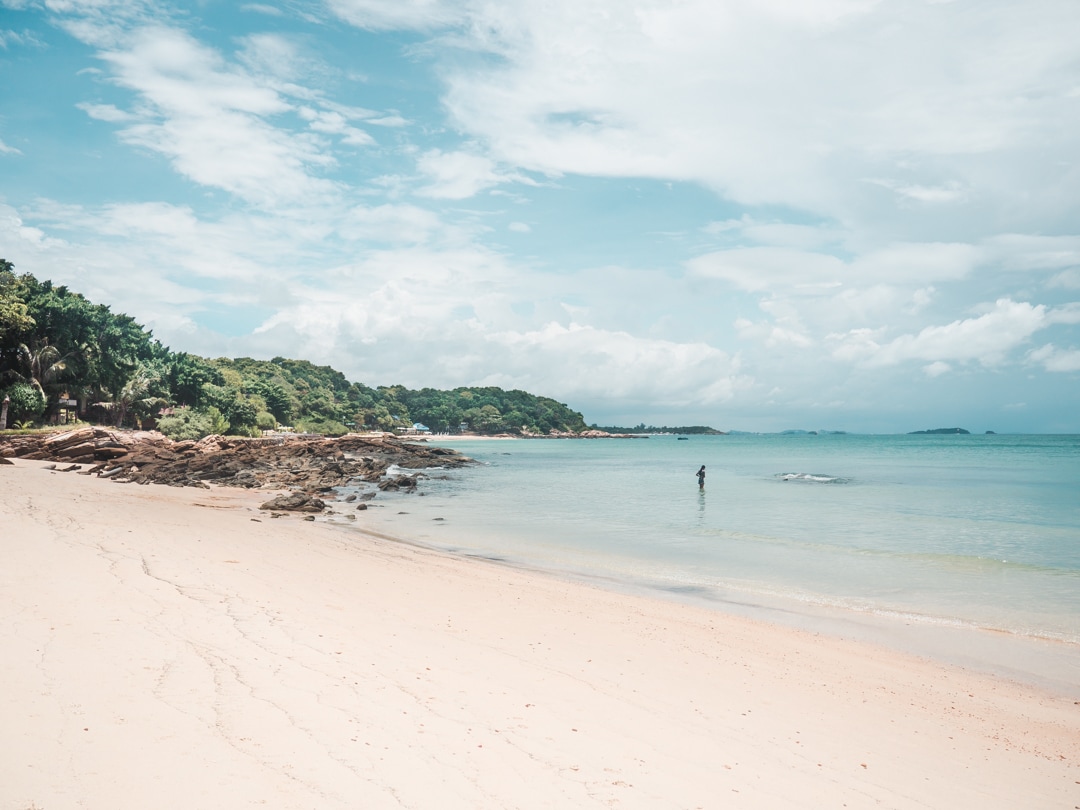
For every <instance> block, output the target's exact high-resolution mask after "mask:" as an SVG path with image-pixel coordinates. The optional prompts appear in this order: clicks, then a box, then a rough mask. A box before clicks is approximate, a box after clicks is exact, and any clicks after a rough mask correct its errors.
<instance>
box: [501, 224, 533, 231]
mask: <svg viewBox="0 0 1080 810" xmlns="http://www.w3.org/2000/svg"><path fill="white" fill-rule="evenodd" d="M506 227H507V229H508V230H511V231H513V232H514V233H530V232H531V231H532V228H530V227H529V226H528V225H527V224H526V223H524V222H511V223H510V224H509V225H507V226H506Z"/></svg>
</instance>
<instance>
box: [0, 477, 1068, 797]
mask: <svg viewBox="0 0 1080 810" xmlns="http://www.w3.org/2000/svg"><path fill="white" fill-rule="evenodd" d="M0 486H2V487H3V491H4V496H3V498H2V499H0V549H2V552H3V565H2V566H0V653H2V655H3V661H4V665H3V667H2V668H0V702H2V703H0V705H2V709H0V718H2V722H0V808H2V810H66V809H67V808H89V809H90V810H126V809H127V808H131V809H132V810H135V808H138V809H139V810H145V808H155V810H169V809H170V808H176V809H177V810H180V808H183V810H191V808H200V810H205V809H207V808H230V809H232V808H246V807H269V808H278V809H282V808H290V809H291V808H318V809H319V810H325V809H326V808H374V809H377V808H463V809H464V808H469V809H471V810H475V809H476V808H491V809H492V810H496V809H499V810H504V809H505V808H590V807H597V808H600V807H605V808H612V807H614V808H649V809H650V810H652V809H655V808H719V807H722V808H770V810H771V809H775V808H823V807H835V808H840V807H849V808H870V807H885V808H943V809H944V808H950V809H952V810H955V808H979V809H980V810H985V809H986V808H1002V810H1005V809H1006V808H1007V809H1008V810H1014V809H1015V808H1028V809H1040V808H1067V809H1068V808H1076V807H1080V705H1077V703H1076V702H1075V701H1074V699H1073V698H1071V697H1068V696H1065V695H1056V694H1053V693H1051V692H1047V691H1043V690H1041V689H1040V688H1038V687H1035V686H1029V685H1024V684H1020V683H1015V682H1011V681H1008V680H1005V679H1002V678H995V677H993V676H990V675H985V674H980V673H975V672H969V671H965V670H963V669H960V668H958V667H954V666H950V665H946V664H942V663H936V662H933V661H929V660H924V659H919V658H915V657H910V656H905V655H903V654H900V653H897V652H893V651H889V650H886V649H884V648H880V647H876V646H873V645H870V644H866V643H859V642H854V641H850V640H843V639H836V638H831V637H828V636H825V635H818V634H814V633H810V632H805V631H799V630H794V629H789V628H782V627H776V626H771V625H768V624H765V623H761V622H756V621H753V620H749V619H745V618H739V617H730V616H726V615H724V614H722V613H718V612H714V611H710V610H706V609H701V608H697V607H694V606H689V605H683V604H677V603H668V602H664V601H659V600H652V599H648V598H644V597H638V596H632V595H626V594H619V593H612V592H608V591H604V590H601V589H598V588H594V587H590V586H588V585H583V584H579V583H571V582H565V581H562V580H560V579H558V578H555V577H551V576H547V575H542V574H534V573H530V572H527V571H520V570H514V569H510V568H506V567H503V566H499V565H497V564H494V563H490V562H486V561H481V560H473V559H461V558H456V557H453V556H450V555H445V554H441V553H437V552H433V551H429V550H426V549H422V548H418V547H414V546H410V545H407V544H403V543H398V542H393V541H390V540H387V539H384V538H380V537H375V536H365V535H363V534H360V533H359V532H358V531H357V530H356V529H360V528H362V527H363V522H364V521H363V515H362V513H361V515H360V516H359V517H358V519H357V520H356V521H355V523H356V527H355V528H351V529H346V528H343V527H340V526H335V525H333V524H329V523H326V522H309V521H304V520H303V519H302V518H300V517H295V516H289V517H283V518H280V519H272V518H271V517H270V515H269V514H267V513H266V512H261V511H259V510H258V509H257V506H258V504H259V503H261V502H262V501H265V500H267V499H268V497H269V496H268V494H267V493H266V492H251V491H243V490H232V489H221V488H219V489H212V490H209V491H207V490H198V489H177V488H169V487H160V486H154V485H150V486H137V485H121V484H116V483H112V482H109V481H105V480H99V479H96V478H92V477H87V476H79V475H76V474H74V473H60V472H56V471H53V470H49V469H47V465H45V464H43V463H40V462H30V461H16V462H15V463H14V465H11V466H0Z"/></svg>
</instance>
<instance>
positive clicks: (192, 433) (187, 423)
mask: <svg viewBox="0 0 1080 810" xmlns="http://www.w3.org/2000/svg"><path fill="white" fill-rule="evenodd" d="M219 415H220V414H219ZM213 428H214V424H213V420H212V419H211V417H210V416H209V415H208V414H205V413H200V412H199V411H193V410H192V409H191V408H177V409H176V410H175V411H174V412H173V413H172V414H171V415H169V416H163V417H161V418H160V419H159V420H158V430H160V431H161V432H162V433H164V434H165V435H166V436H168V437H169V438H170V439H172V440H173V441H177V442H183V441H189V440H190V441H198V440H199V439H201V438H202V437H203V436H209V435H211V434H212V433H214V432H215V431H214V429H213Z"/></svg>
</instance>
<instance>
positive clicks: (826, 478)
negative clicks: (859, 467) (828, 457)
mask: <svg viewBox="0 0 1080 810" xmlns="http://www.w3.org/2000/svg"><path fill="white" fill-rule="evenodd" d="M775 477H776V478H778V479H779V480H781V481H803V482H806V483H809V484H848V483H850V482H851V479H850V478H841V477H840V476H838V475H825V474H823V473H797V472H789V473H777V474H776V476H775Z"/></svg>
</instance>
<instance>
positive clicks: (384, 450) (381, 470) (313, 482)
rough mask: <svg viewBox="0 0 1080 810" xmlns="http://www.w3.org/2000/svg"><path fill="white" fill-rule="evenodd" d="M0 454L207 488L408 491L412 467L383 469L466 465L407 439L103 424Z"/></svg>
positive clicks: (16, 443)
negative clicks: (194, 435)
mask: <svg viewBox="0 0 1080 810" xmlns="http://www.w3.org/2000/svg"><path fill="white" fill-rule="evenodd" d="M0 457H9V458H25V459H40V460H43V461H63V462H64V463H65V464H68V465H70V464H85V465H92V466H90V468H89V469H83V470H80V471H79V473H80V474H81V475H89V474H98V475H102V476H103V477H107V478H112V479H113V480H118V479H121V480H124V481H131V482H134V483H138V484H166V485H168V486H186V487H199V488H202V489H207V488H209V484H208V482H213V483H215V484H218V485H221V486H236V487H244V488H249V489H254V488H257V487H267V488H274V489H289V490H294V491H303V492H326V493H329V492H331V491H332V490H333V489H334V488H336V487H343V486H355V485H356V484H357V483H358V482H367V483H369V484H376V485H379V484H380V482H386V481H389V482H391V483H390V484H387V485H386V486H384V487H383V489H405V490H408V491H414V490H415V489H416V486H417V483H418V481H419V475H420V474H419V473H413V474H411V475H408V474H406V475H398V476H394V477H392V478H387V476H386V471H387V470H388V469H390V467H391V466H392V465H396V466H397V467H399V468H404V469H406V470H408V469H416V468H431V467H435V466H438V467H443V468H449V467H460V466H463V465H465V464H470V463H473V462H472V460H471V459H468V458H466V457H465V456H462V455H461V454H459V453H457V452H456V451H454V450H450V449H448V448H442V447H426V446H423V445H417V444H409V443H406V442H402V441H399V440H397V439H395V438H392V437H377V438H376V437H370V436H343V437H341V438H339V439H328V438H324V437H322V436H304V437H301V436H297V437H289V438H281V437H275V438H265V439H248V438H241V437H236V436H207V437H206V438H204V439H201V440H200V441H198V442H191V441H184V442H173V441H170V440H169V439H168V438H166V437H165V436H163V435H161V434H160V433H156V432H150V431H138V432H136V431H116V430H109V429H106V428H79V429H77V430H70V431H66V432H59V433H52V434H48V435H32V436H11V437H3V436H0ZM121 473H123V474H121ZM374 497H375V493H374V492H365V493H363V494H360V495H358V496H352V500H361V501H366V500H370V499H371V498H374Z"/></svg>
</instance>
